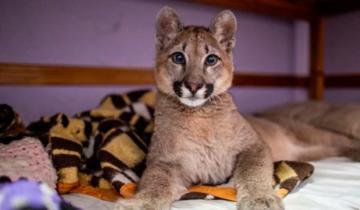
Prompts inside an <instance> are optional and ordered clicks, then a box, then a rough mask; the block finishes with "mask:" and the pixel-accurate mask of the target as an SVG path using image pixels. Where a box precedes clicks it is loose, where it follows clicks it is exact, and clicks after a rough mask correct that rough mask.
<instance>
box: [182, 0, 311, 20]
mask: <svg viewBox="0 0 360 210" xmlns="http://www.w3.org/2000/svg"><path fill="white" fill-rule="evenodd" d="M188 1H190V2H195V3H201V4H207V5H213V6H217V7H222V8H228V9H232V10H241V11H247V12H252V13H256V14H261V15H269V16H274V17H279V18H286V19H303V20H310V19H311V18H312V17H313V9H312V7H311V5H310V4H305V3H302V2H301V1H289V0H188Z"/></svg>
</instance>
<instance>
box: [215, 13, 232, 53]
mask: <svg viewBox="0 0 360 210" xmlns="http://www.w3.org/2000/svg"><path fill="white" fill-rule="evenodd" d="M209 28H210V31H211V33H212V34H213V36H214V37H215V39H216V40H217V41H218V42H219V43H220V45H221V47H222V48H223V49H224V50H226V51H227V52H231V50H232V49H233V48H234V47H235V40H236V38H235V33H236V28H237V23H236V17H235V15H234V13H232V12H231V11H230V10H224V11H222V12H220V13H219V14H217V15H216V16H215V18H214V19H213V20H212V22H211V24H210V27H209Z"/></svg>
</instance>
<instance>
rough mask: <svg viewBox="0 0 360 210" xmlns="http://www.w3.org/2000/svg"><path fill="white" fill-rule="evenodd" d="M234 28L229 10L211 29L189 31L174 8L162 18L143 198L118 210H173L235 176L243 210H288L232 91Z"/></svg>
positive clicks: (265, 154)
mask: <svg viewBox="0 0 360 210" xmlns="http://www.w3.org/2000/svg"><path fill="white" fill-rule="evenodd" d="M236 26H237V23H236V18H235V16H234V14H233V13H232V12H230V11H227V10H226V11H223V12H221V13H219V14H218V15H217V16H216V17H215V18H214V19H213V20H212V22H211V24H210V26H209V28H206V27H199V26H183V24H182V23H181V22H180V19H179V17H178V15H177V14H176V13H175V11H174V10H173V9H171V8H169V7H164V8H163V9H161V10H160V12H159V13H158V15H157V23H156V38H157V43H156V48H157V54H156V69H155V79H156V86H157V89H158V95H157V104H156V113H155V132H154V134H153V137H152V143H151V146H150V150H149V154H148V156H147V168H146V170H145V172H144V174H143V176H142V178H141V180H140V182H139V185H138V192H137V194H136V196H135V198H133V199H129V200H119V201H118V202H117V204H116V205H115V206H116V207H115V209H116V210H169V209H170V206H171V203H172V202H173V201H175V200H177V199H179V198H180V196H181V195H182V194H183V193H184V192H186V189H187V187H189V186H190V185H192V184H195V183H202V184H217V183H223V182H225V181H226V180H227V179H228V178H230V177H231V180H230V183H233V185H234V187H235V188H236V190H237V201H238V202H237V209H238V210H240V209H241V210H243V209H244V210H245V209H246V210H260V209H271V210H278V209H283V206H282V202H281V200H280V199H279V198H278V197H277V196H276V195H275V194H274V191H273V188H272V185H271V182H272V175H273V162H272V158H271V154H270V150H269V148H268V146H267V145H266V144H265V143H264V142H263V140H262V139H261V138H260V137H259V135H258V134H257V133H256V132H255V131H254V129H253V128H252V127H251V126H250V125H249V124H248V123H247V121H246V120H245V119H244V118H243V117H242V116H241V115H240V114H239V113H238V111H237V108H236V106H235V105H234V102H233V100H232V98H231V96H230V95H229V94H228V93H227V92H226V91H227V90H228V88H229V87H230V86H231V82H232V77H233V71H234V67H233V61H232V49H233V48H234V46H235V32H236Z"/></svg>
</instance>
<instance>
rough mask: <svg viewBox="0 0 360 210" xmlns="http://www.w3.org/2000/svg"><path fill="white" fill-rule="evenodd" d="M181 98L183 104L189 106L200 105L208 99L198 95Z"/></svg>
mask: <svg viewBox="0 0 360 210" xmlns="http://www.w3.org/2000/svg"><path fill="white" fill-rule="evenodd" d="M179 100H180V102H181V103H182V104H184V105H186V106H189V107H198V106H201V105H203V104H204V103H205V102H206V101H207V99H204V98H197V97H188V98H179Z"/></svg>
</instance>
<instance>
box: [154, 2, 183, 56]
mask: <svg viewBox="0 0 360 210" xmlns="http://www.w3.org/2000/svg"><path fill="white" fill-rule="evenodd" d="M182 30H183V25H182V23H181V21H180V18H179V16H178V15H177V14H176V12H175V10H174V9H173V8H171V7H168V6H165V7H163V8H161V9H160V11H159V12H158V14H157V16H156V49H157V50H162V49H163V48H164V47H165V46H166V45H167V44H168V43H169V41H170V40H171V39H173V38H174V37H175V36H176V35H177V34H178V33H179V32H181V31H182Z"/></svg>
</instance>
